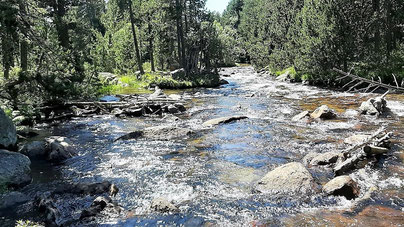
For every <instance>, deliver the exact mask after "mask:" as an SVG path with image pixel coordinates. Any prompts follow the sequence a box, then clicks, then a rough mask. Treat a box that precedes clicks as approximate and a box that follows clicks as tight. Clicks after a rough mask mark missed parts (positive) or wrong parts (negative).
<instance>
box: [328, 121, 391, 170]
mask: <svg viewBox="0 0 404 227" xmlns="http://www.w3.org/2000/svg"><path fill="white" fill-rule="evenodd" d="M382 132H384V127H382V128H380V129H379V130H377V131H376V132H375V133H374V134H373V135H372V136H370V137H369V138H368V139H367V140H366V141H364V142H363V143H360V144H358V145H355V146H353V147H350V148H348V149H346V150H345V151H344V152H343V155H344V157H347V156H350V157H349V158H347V159H346V160H345V161H343V162H341V163H339V164H338V165H336V166H335V167H334V173H335V175H336V176H340V175H343V174H345V173H347V172H348V171H350V170H353V169H356V166H357V164H358V163H359V162H360V161H363V160H365V159H367V158H368V157H370V156H375V155H380V154H385V153H387V152H389V149H388V148H386V147H380V146H378V145H384V144H386V143H388V142H387V141H388V140H389V139H390V138H391V136H392V135H393V133H392V132H389V133H387V134H386V135H384V136H383V137H381V138H379V139H376V138H377V137H378V136H379V135H380V134H381V133H382ZM375 139H376V140H375ZM361 147H363V149H362V150H360V151H359V152H357V153H355V154H353V155H351V152H352V151H356V150H358V149H359V148H361Z"/></svg>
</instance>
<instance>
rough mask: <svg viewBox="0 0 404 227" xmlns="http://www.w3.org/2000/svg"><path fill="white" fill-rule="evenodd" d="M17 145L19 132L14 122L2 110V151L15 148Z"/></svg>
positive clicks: (0, 143)
mask: <svg viewBox="0 0 404 227" xmlns="http://www.w3.org/2000/svg"><path fill="white" fill-rule="evenodd" d="M16 143H17V131H16V129H15V125H14V124H13V121H12V120H11V119H10V118H9V117H8V116H7V115H6V114H5V113H4V111H3V110H2V109H1V108H0V149H1V148H13V147H14V146H15V144H16Z"/></svg>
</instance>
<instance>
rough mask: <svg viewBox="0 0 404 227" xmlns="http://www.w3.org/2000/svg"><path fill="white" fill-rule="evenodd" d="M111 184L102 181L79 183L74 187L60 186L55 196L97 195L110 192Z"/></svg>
mask: <svg viewBox="0 0 404 227" xmlns="http://www.w3.org/2000/svg"><path fill="white" fill-rule="evenodd" d="M111 185H112V184H111V182H109V181H104V182H101V183H80V184H74V185H60V186H59V187H58V188H57V189H56V190H55V191H54V193H55V194H63V193H71V194H84V195H99V194H103V193H108V192H110V189H111Z"/></svg>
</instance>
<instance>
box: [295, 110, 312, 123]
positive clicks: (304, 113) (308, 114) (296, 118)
mask: <svg viewBox="0 0 404 227" xmlns="http://www.w3.org/2000/svg"><path fill="white" fill-rule="evenodd" d="M306 116H310V112H309V111H303V112H301V113H300V114H298V115H296V116H294V117H293V118H292V121H300V120H302V119H303V118H305V117H306Z"/></svg>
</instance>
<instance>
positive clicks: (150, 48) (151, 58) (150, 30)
mask: <svg viewBox="0 0 404 227" xmlns="http://www.w3.org/2000/svg"><path fill="white" fill-rule="evenodd" d="M147 27H148V30H149V52H150V65H151V71H152V72H155V71H156V69H155V66H154V52H153V40H154V36H153V29H152V25H151V18H150V15H149V24H148V25H147Z"/></svg>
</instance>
